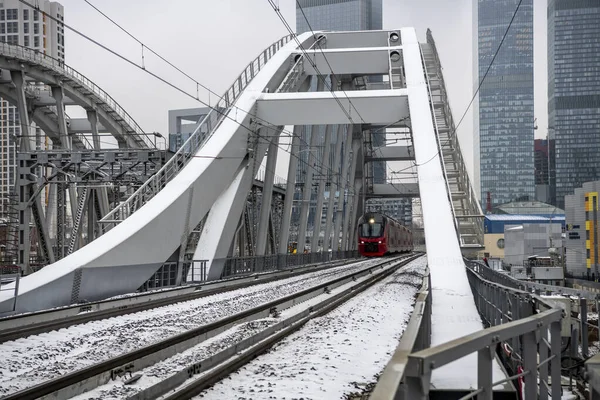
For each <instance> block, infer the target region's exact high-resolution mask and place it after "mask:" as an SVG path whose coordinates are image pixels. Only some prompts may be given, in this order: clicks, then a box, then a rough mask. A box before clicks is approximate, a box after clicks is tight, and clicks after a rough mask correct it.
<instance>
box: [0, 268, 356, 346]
mask: <svg viewBox="0 0 600 400" xmlns="http://www.w3.org/2000/svg"><path fill="white" fill-rule="evenodd" d="M348 263H349V260H341V261H335V262H331V263H327V264H326V265H324V266H323V265H320V266H314V265H311V266H305V267H297V268H291V269H287V270H281V271H276V272H272V273H263V274H252V275H250V276H243V277H239V278H231V279H225V280H219V281H213V282H206V283H203V284H198V285H190V286H184V287H178V288H173V289H167V290H161V291H153V292H150V293H143V294H139V295H134V296H128V297H122V298H117V299H109V300H102V301H96V302H89V303H85V304H77V305H73V306H70V307H61V308H58V309H51V310H44V311H39V312H35V313H27V314H19V315H15V316H9V317H4V318H0V344H2V343H5V342H8V341H11V340H17V339H21V338H25V337H28V336H32V335H38V334H41V333H46V332H51V331H55V330H59V329H63V328H68V327H71V326H74V325H80V324H84V323H87V322H91V321H100V320H103V319H108V318H113V317H118V316H122V315H127V314H133V313H137V312H140V311H145V310H150V309H153V308H157V307H162V306H165V305H169V304H174V303H178V302H184V301H189V300H194V299H199V298H202V297H206V296H211V295H214V294H218V293H224V292H228V291H232V290H237V289H241V288H246V287H250V286H254V285H258V284H262V283H268V282H273V281H276V280H280V279H285V278H291V277H294V276H298V275H303V274H307V273H310V272H317V271H322V270H326V269H329V268H334V267H336V266H340V265H346V264H348Z"/></svg>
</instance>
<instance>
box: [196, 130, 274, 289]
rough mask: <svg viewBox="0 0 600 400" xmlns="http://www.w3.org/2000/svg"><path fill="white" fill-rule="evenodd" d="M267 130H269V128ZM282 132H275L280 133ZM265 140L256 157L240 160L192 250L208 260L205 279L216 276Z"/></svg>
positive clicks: (197, 255) (202, 258) (218, 276)
mask: <svg viewBox="0 0 600 400" xmlns="http://www.w3.org/2000/svg"><path fill="white" fill-rule="evenodd" d="M269 133H272V131H270V132H269ZM280 133H281V131H280V130H279V131H277V132H275V135H277V136H279V134H280ZM267 146H268V143H266V142H265V141H263V140H259V141H258V144H257V146H256V151H255V154H256V158H254V159H250V160H248V162H247V163H243V164H242V165H244V164H245V165H247V166H243V167H242V168H240V170H238V172H237V173H236V175H235V177H234V179H233V182H231V184H230V185H229V186H228V187H227V189H225V191H224V192H223V193H221V195H220V196H219V197H218V198H217V200H216V201H215V202H214V205H213V206H212V207H211V209H210V211H209V213H208V216H207V217H206V221H205V222H204V228H203V229H202V234H201V235H200V240H199V241H198V245H197V246H196V251H195V252H194V260H208V263H207V266H206V271H207V277H208V279H219V278H220V277H221V273H222V272H223V267H224V266H225V259H226V258H227V255H228V254H229V249H230V246H231V242H232V241H233V240H234V237H235V233H236V228H237V226H238V221H239V220H240V217H241V215H242V212H243V211H244V206H245V205H246V198H247V196H248V192H249V191H250V189H252V185H253V184H254V174H255V173H256V169H257V168H258V166H259V165H260V164H261V162H262V159H263V158H264V155H265V153H266V151H267Z"/></svg>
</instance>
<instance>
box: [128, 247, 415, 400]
mask: <svg viewBox="0 0 600 400" xmlns="http://www.w3.org/2000/svg"><path fill="white" fill-rule="evenodd" d="M420 256H421V255H416V256H413V257H410V258H408V259H405V260H399V261H395V262H391V263H389V264H388V265H387V266H380V267H381V270H380V271H378V272H377V273H373V274H371V275H370V276H366V277H364V279H361V280H356V279H353V281H355V283H353V284H351V285H348V286H346V287H344V289H343V290H341V291H339V292H338V293H336V294H335V295H332V296H327V297H325V298H324V299H322V300H321V301H319V302H318V303H314V304H311V305H310V306H308V307H306V308H305V309H304V310H303V311H300V312H297V313H295V314H293V315H291V316H289V317H287V318H285V319H283V320H282V321H280V322H279V323H277V324H276V325H273V326H271V327H269V328H267V329H265V330H263V331H261V332H259V333H258V334H256V335H254V336H253V337H251V338H249V339H246V340H245V343H244V342H242V343H240V344H239V345H236V346H235V352H234V351H233V350H229V351H227V350H226V351H223V352H222V353H221V354H218V355H216V356H213V357H212V358H211V359H210V360H205V361H203V362H204V365H203V364H202V362H200V363H198V365H200V367H199V369H202V371H194V374H198V377H197V378H194V377H193V376H189V375H191V374H188V378H190V379H187V380H186V382H182V383H180V386H179V387H177V388H176V389H175V390H173V391H172V392H170V393H168V394H165V395H163V396H162V397H161V399H163V400H183V399H190V398H192V397H194V396H197V395H200V394H201V393H202V392H203V391H204V390H205V389H207V388H209V387H210V386H212V385H214V384H215V383H217V382H219V381H220V380H222V379H223V378H225V377H227V376H228V375H230V374H232V373H233V372H235V371H237V370H238V369H239V368H241V367H243V366H244V365H246V364H247V363H249V362H250V361H252V360H253V359H255V358H256V357H257V356H259V355H260V354H262V353H264V352H266V351H267V350H268V349H270V348H271V347H272V346H273V345H275V344H276V343H278V342H280V341H281V340H282V339H284V338H286V337H288V336H290V335H291V334H292V333H294V332H296V331H298V330H299V329H301V328H302V327H303V326H304V325H305V324H306V323H307V322H309V321H310V320H312V319H314V318H317V317H321V316H323V315H325V314H327V313H329V312H331V311H333V310H334V309H336V308H337V307H339V306H341V305H342V304H344V303H345V302H347V301H348V300H350V299H352V298H353V297H355V296H357V295H358V294H360V293H362V292H364V291H365V290H367V289H369V288H371V287H372V286H374V285H376V284H377V283H379V282H381V281H382V280H384V279H385V278H387V277H389V276H390V275H392V274H393V273H394V272H396V271H397V270H398V269H399V268H401V267H404V266H406V265H407V264H409V263H410V262H411V261H413V260H415V259H416V258H418V257H420ZM340 286H341V285H340ZM206 364H208V365H206ZM190 372H191V370H190ZM165 383H167V382H165ZM161 385H162V386H164V387H167V385H166V384H164V383H161ZM144 398H148V397H147V396H146V393H142V395H141V396H139V395H136V396H131V397H128V400H134V399H135V400H140V399H144Z"/></svg>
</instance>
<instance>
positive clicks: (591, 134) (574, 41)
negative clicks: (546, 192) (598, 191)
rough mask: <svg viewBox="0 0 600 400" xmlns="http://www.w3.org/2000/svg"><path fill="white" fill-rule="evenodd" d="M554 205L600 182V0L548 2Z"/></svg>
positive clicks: (550, 122)
mask: <svg viewBox="0 0 600 400" xmlns="http://www.w3.org/2000/svg"><path fill="white" fill-rule="evenodd" d="M548 113H549V120H548V125H549V128H548V130H549V132H548V133H549V137H550V138H551V139H555V151H554V152H553V153H554V154H551V156H554V159H553V160H551V166H550V187H551V190H550V195H551V201H553V203H554V204H555V205H557V206H558V207H559V208H564V202H565V196H566V195H569V194H572V193H573V191H574V189H575V188H579V187H581V186H582V185H583V183H584V182H588V181H594V180H598V179H599V178H600V0H549V2H548Z"/></svg>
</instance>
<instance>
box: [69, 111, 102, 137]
mask: <svg viewBox="0 0 600 400" xmlns="http://www.w3.org/2000/svg"><path fill="white" fill-rule="evenodd" d="M94 114H95V113H94ZM92 118H93V117H92ZM67 126H68V130H69V132H73V133H92V134H93V133H94V128H93V125H92V123H91V122H90V120H89V119H86V118H71V119H69V121H68V125H67ZM96 129H97V132H98V133H107V132H109V130H108V129H106V128H105V127H104V125H102V124H99V123H98V122H97V117H96Z"/></svg>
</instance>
